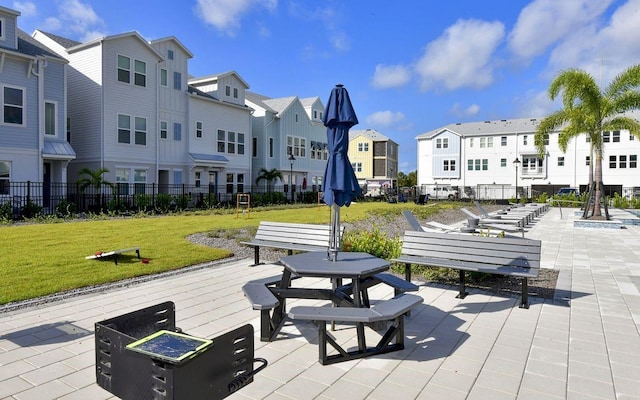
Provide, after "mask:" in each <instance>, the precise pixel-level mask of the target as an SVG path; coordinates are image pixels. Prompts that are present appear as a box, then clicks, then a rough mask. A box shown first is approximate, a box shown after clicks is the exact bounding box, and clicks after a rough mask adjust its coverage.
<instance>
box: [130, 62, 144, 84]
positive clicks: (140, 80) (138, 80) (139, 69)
mask: <svg viewBox="0 0 640 400" xmlns="http://www.w3.org/2000/svg"><path fill="white" fill-rule="evenodd" d="M133 65H134V73H133V83H134V85H136V86H141V87H146V86H147V63H145V62H144V61H140V60H135V61H134V63H133Z"/></svg>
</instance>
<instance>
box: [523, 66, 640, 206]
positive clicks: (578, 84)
mask: <svg viewBox="0 0 640 400" xmlns="http://www.w3.org/2000/svg"><path fill="white" fill-rule="evenodd" d="M638 88H640V65H634V66H632V67H629V68H628V69H627V70H625V71H623V72H622V73H621V74H620V75H618V76H616V77H615V78H614V79H613V81H612V82H611V83H610V84H609V86H608V87H607V88H606V90H604V91H602V90H601V89H600V87H598V85H597V84H596V81H595V80H594V79H593V77H592V76H591V75H589V74H588V73H587V72H585V71H583V70H580V69H568V70H564V71H561V72H560V74H558V76H557V77H556V78H555V79H554V80H553V81H552V82H551V85H549V89H548V95H549V98H550V99H551V100H555V98H556V97H557V96H558V94H559V93H560V92H561V91H562V106H563V108H562V109H561V110H558V111H555V112H553V113H552V114H550V115H548V116H547V117H545V118H544V119H543V120H542V121H540V125H538V129H537V130H536V134H535V145H536V148H537V150H538V156H539V157H540V158H544V156H545V152H546V145H545V140H548V138H549V134H550V133H551V132H554V131H556V130H557V129H561V130H560V133H559V135H558V145H559V146H560V149H561V150H562V151H563V152H566V151H567V146H568V145H569V142H570V141H571V140H572V139H574V138H576V137H578V136H580V135H582V134H584V135H586V136H587V138H588V140H589V141H590V143H591V152H592V157H591V160H592V163H591V166H590V168H594V169H593V170H590V174H589V176H590V181H589V201H591V200H593V203H587V204H593V207H594V208H593V213H592V217H595V218H599V217H601V216H602V215H601V212H600V200H601V198H602V192H601V188H602V187H603V183H602V155H603V153H604V143H603V140H602V132H603V131H613V130H623V129H625V130H628V131H629V132H631V134H633V135H634V136H635V137H637V138H638V139H640V123H639V122H638V121H636V120H635V119H633V118H630V117H628V116H625V115H623V113H624V112H625V111H631V110H637V109H639V108H640V92H638ZM593 161H595V162H593ZM587 213H588V210H587V209H585V214H584V217H588V215H587Z"/></svg>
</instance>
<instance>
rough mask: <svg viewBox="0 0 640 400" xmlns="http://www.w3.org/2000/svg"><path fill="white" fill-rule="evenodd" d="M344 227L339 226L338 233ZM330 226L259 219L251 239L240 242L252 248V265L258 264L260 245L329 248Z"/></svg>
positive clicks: (307, 248)
mask: <svg viewBox="0 0 640 400" xmlns="http://www.w3.org/2000/svg"><path fill="white" fill-rule="evenodd" d="M342 233H344V227H340V235H342ZM330 235H331V227H330V226H329V225H319V224H295V223H288V222H269V221H261V222H260V225H259V226H258V230H257V231H256V235H255V236H254V238H253V240H251V241H246V242H240V243H241V244H244V245H247V246H252V247H253V248H254V265H258V264H260V247H269V248H276V249H283V250H287V254H289V255H291V254H293V251H305V252H306V251H319V250H325V249H328V248H329V238H330Z"/></svg>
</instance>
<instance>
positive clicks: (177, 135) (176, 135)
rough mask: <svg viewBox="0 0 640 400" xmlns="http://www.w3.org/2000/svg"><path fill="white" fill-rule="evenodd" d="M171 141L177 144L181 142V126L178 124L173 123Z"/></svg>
mask: <svg viewBox="0 0 640 400" xmlns="http://www.w3.org/2000/svg"><path fill="white" fill-rule="evenodd" d="M173 140H175V141H177V142H179V141H181V140H182V124H180V123H179V122H174V123H173Z"/></svg>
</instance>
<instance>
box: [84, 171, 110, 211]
mask: <svg viewBox="0 0 640 400" xmlns="http://www.w3.org/2000/svg"><path fill="white" fill-rule="evenodd" d="M108 172H109V170H108V169H107V168H98V169H96V170H95V171H94V170H91V169H89V168H87V167H84V168H82V169H81V170H80V171H79V174H80V178H79V179H78V181H77V183H78V185H79V187H80V191H82V192H83V193H84V191H85V190H86V189H87V188H88V187H93V188H94V189H95V195H96V200H97V206H98V208H99V209H100V208H101V207H102V201H101V197H102V196H101V193H100V192H101V190H102V186H103V185H106V186H109V187H111V188H112V187H113V183H111V182H109V181H107V180H105V179H104V176H103V175H104V174H106V173H108Z"/></svg>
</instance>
